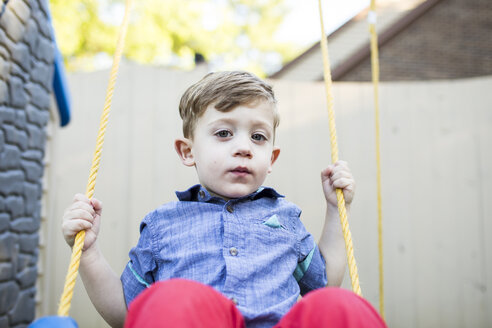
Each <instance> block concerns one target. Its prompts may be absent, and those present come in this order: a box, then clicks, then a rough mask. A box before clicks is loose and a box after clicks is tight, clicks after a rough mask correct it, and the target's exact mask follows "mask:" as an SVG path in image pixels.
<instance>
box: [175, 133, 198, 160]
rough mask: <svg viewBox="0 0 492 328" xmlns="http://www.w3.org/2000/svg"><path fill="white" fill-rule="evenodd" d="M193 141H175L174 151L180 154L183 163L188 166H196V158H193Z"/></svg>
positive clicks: (186, 139)
mask: <svg viewBox="0 0 492 328" xmlns="http://www.w3.org/2000/svg"><path fill="white" fill-rule="evenodd" d="M192 148H193V141H191V140H190V139H188V138H180V139H176V140H174V149H176V153H178V156H179V158H180V159H181V162H183V164H184V165H186V166H194V165H195V158H194V157H193V152H192V151H191V150H192Z"/></svg>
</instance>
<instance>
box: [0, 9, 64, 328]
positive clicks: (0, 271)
mask: <svg viewBox="0 0 492 328" xmlns="http://www.w3.org/2000/svg"><path fill="white" fill-rule="evenodd" d="M48 10H49V7H48V2H47V0H16V1H9V2H8V4H7V7H6V10H5V12H4V14H3V15H2V17H1V18H0V328H2V327H27V325H29V323H30V322H31V321H32V320H33V319H34V309H35V293H36V289H35V283H36V278H37V268H36V265H37V259H38V253H39V249H38V247H39V246H38V244H39V233H38V232H39V226H40V212H41V202H40V201H41V193H42V188H41V183H42V176H43V170H44V163H43V157H44V150H45V144H46V131H45V128H46V124H47V123H48V120H49V117H50V114H49V107H50V103H51V95H50V94H51V92H52V80H53V72H54V68H53V60H54V50H55V47H54V44H53V41H52V29H51V25H50V23H49V22H48Z"/></svg>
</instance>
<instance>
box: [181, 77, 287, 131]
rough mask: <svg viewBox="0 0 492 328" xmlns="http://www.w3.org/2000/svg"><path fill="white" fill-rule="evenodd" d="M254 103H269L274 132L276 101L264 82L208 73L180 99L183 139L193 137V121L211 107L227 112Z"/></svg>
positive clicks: (251, 78)
mask: <svg viewBox="0 0 492 328" xmlns="http://www.w3.org/2000/svg"><path fill="white" fill-rule="evenodd" d="M257 101H267V102H269V103H271V104H272V109H273V111H274V120H273V129H274V132H275V129H276V127H277V126H278V123H279V117H278V113H277V108H276V103H277V101H276V99H275V95H274V93H273V89H272V87H271V86H270V85H269V84H268V83H266V82H265V81H263V80H261V79H260V78H258V77H256V76H255V75H253V74H251V73H248V72H243V71H228V72H215V73H209V74H207V75H205V76H204V77H203V79H201V80H200V81H198V82H197V83H195V84H193V85H192V86H190V87H189V88H188V89H187V90H186V91H185V93H184V94H183V96H182V97H181V101H180V103H179V114H180V116H181V119H183V135H184V137H185V138H193V132H194V129H195V125H196V122H197V120H198V119H199V118H200V116H202V115H203V113H205V110H206V109H207V107H208V106H209V105H211V104H213V105H214V107H215V108H216V109H217V110H219V111H221V112H228V111H230V110H233V109H234V108H235V107H237V106H241V105H250V104H254V103H255V102H257Z"/></svg>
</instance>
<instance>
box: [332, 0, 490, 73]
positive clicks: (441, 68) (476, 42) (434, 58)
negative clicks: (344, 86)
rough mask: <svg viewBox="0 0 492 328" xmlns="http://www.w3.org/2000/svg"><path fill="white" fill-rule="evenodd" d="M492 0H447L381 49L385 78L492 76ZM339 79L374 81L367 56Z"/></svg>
mask: <svg viewBox="0 0 492 328" xmlns="http://www.w3.org/2000/svg"><path fill="white" fill-rule="evenodd" d="M491 31H492V1H490V0H443V1H441V2H440V3H438V4H437V5H436V6H435V7H433V8H432V9H431V10H430V11H428V12H427V13H425V14H424V15H423V16H422V17H420V18H419V19H418V20H417V21H415V22H414V23H413V24H412V25H410V26H409V27H408V28H407V29H406V30H404V31H403V32H402V33H400V34H398V35H397V36H396V37H395V38H394V39H392V40H390V41H389V42H388V43H387V44H385V45H384V46H383V47H382V48H381V49H380V66H381V67H380V69H381V80H383V81H398V80H431V79H454V78H466V77H473V76H483V75H492V55H491V54H492V37H491V33H492V32H491ZM340 80H341V81H370V80H371V64H370V59H366V60H365V61H363V62H362V63H361V64H359V65H358V66H357V67H356V68H354V69H353V70H351V71H350V72H349V73H348V74H346V75H344V76H343V77H342V78H341V79H340Z"/></svg>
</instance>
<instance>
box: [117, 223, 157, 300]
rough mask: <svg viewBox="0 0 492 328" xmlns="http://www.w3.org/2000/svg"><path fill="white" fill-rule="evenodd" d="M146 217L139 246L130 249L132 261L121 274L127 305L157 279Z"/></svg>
mask: <svg viewBox="0 0 492 328" xmlns="http://www.w3.org/2000/svg"><path fill="white" fill-rule="evenodd" d="M146 219H147V218H146ZM146 219H144V221H143V222H142V223H141V224H140V239H139V240H138V243H137V246H135V247H134V248H132V249H131V250H130V253H129V257H130V261H128V264H127V265H126V267H125V269H124V270H123V273H122V274H121V283H122V285H123V292H124V294H125V301H126V305H127V306H129V305H130V303H131V302H132V301H133V299H134V298H135V297H137V296H138V295H139V294H140V293H141V292H142V291H143V290H144V289H145V288H147V287H149V286H150V285H151V284H152V283H154V281H155V280H154V271H155V270H156V268H157V265H156V262H155V258H154V255H153V252H152V234H151V229H150V227H149V225H148V224H147V222H146Z"/></svg>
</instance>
